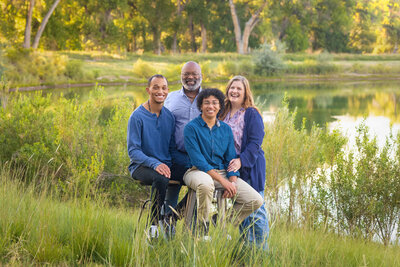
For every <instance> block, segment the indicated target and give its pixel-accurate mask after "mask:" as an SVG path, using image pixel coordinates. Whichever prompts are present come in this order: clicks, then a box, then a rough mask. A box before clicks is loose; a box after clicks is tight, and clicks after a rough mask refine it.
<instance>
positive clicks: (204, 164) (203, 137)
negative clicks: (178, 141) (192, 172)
mask: <svg viewBox="0 0 400 267" xmlns="http://www.w3.org/2000/svg"><path fill="white" fill-rule="evenodd" d="M184 136H185V138H184V140H185V147H186V151H187V153H188V154H189V157H190V161H191V163H192V165H193V166H195V167H196V168H197V169H199V170H201V171H203V172H208V171H210V170H213V169H216V170H226V169H227V168H228V165H229V162H230V161H231V160H232V159H234V158H236V151H235V145H234V142H233V134H232V130H231V127H229V125H228V124H226V123H225V122H222V121H217V123H216V124H215V125H214V126H213V127H212V129H210V128H209V127H208V125H207V123H206V122H205V121H204V120H203V118H202V117H201V116H198V117H197V118H195V119H194V120H192V121H191V122H189V123H188V124H187V125H186V127H185V130H184ZM231 176H239V172H228V173H227V177H231Z"/></svg>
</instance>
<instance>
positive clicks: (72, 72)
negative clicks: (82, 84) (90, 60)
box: [65, 60, 83, 79]
mask: <svg viewBox="0 0 400 267" xmlns="http://www.w3.org/2000/svg"><path fill="white" fill-rule="evenodd" d="M82 66H83V62H82V61H81V60H69V61H68V62H67V65H66V67H65V76H67V77H68V78H71V79H82V78H83V69H82Z"/></svg>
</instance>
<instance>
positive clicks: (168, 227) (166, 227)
mask: <svg viewBox="0 0 400 267" xmlns="http://www.w3.org/2000/svg"><path fill="white" fill-rule="evenodd" d="M158 223H159V225H160V229H161V233H162V235H163V237H164V238H165V239H167V240H171V239H173V238H174V236H175V233H176V230H175V224H176V222H175V221H173V220H171V218H169V217H165V218H164V219H163V220H160V221H159V222H158Z"/></svg>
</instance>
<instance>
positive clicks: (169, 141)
mask: <svg viewBox="0 0 400 267" xmlns="http://www.w3.org/2000/svg"><path fill="white" fill-rule="evenodd" d="M174 131H175V119H174V116H173V115H172V113H171V112H170V111H169V110H168V109H166V108H165V107H163V108H162V109H161V111H160V115H159V116H158V117H157V115H156V114H154V113H150V112H149V111H148V110H147V109H145V108H144V107H143V106H142V105H141V106H140V107H138V108H137V109H136V110H135V111H134V112H133V113H132V115H131V116H130V118H129V122H128V136H127V143H128V154H129V158H130V159H131V164H130V165H129V171H130V172H131V174H132V173H133V172H134V171H135V170H136V169H137V168H138V167H139V166H140V165H143V166H146V167H149V168H152V169H155V168H156V167H157V166H158V165H160V164H161V163H164V164H166V165H168V166H169V167H171V153H174V152H173V151H174V149H175V150H176V145H175V136H174Z"/></svg>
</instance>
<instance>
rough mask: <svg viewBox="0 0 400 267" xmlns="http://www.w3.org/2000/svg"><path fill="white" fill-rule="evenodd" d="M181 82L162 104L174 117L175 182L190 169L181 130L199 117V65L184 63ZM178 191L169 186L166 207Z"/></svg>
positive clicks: (170, 203) (176, 199) (178, 188)
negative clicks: (180, 87)
mask: <svg viewBox="0 0 400 267" xmlns="http://www.w3.org/2000/svg"><path fill="white" fill-rule="evenodd" d="M181 82H182V89H180V90H178V91H175V92H172V93H170V94H169V95H168V97H167V99H166V100H165V104H164V106H165V107H166V108H168V109H169V110H170V111H171V112H172V114H173V115H174V117H175V141H176V146H177V150H178V153H177V154H176V157H174V158H173V159H172V161H173V164H172V167H171V171H172V172H173V174H174V177H175V179H177V180H182V179H183V175H184V174H185V172H186V171H187V170H188V168H189V167H191V164H190V159H189V156H188V154H187V152H186V149H185V145H184V139H183V129H184V128H185V126H186V124H188V122H189V121H191V120H193V119H194V118H196V117H198V116H199V115H200V111H199V109H198V107H197V104H196V99H197V95H198V94H199V93H200V92H201V82H202V75H201V68H200V65H199V64H197V63H196V62H194V61H189V62H186V63H185V65H183V67H182V70H181ZM179 190H180V185H170V186H169V187H168V191H167V197H166V199H167V203H168V205H171V206H172V207H175V206H176V204H177V202H178V197H179ZM182 203H183V202H182Z"/></svg>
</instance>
